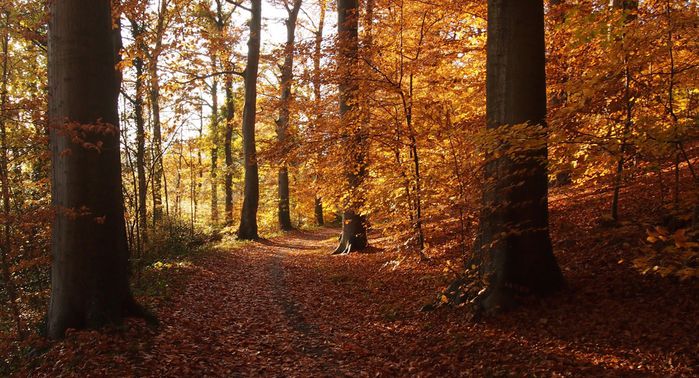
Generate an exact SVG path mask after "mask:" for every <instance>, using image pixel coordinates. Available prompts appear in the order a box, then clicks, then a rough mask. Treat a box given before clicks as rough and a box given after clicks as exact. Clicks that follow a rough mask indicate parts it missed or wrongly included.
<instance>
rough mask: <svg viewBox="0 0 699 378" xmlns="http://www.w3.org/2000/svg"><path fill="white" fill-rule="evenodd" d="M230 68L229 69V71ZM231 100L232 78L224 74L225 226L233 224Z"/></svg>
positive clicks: (232, 114)
mask: <svg viewBox="0 0 699 378" xmlns="http://www.w3.org/2000/svg"><path fill="white" fill-rule="evenodd" d="M230 70H231V68H230V67H229V71H230ZM233 101H234V99H233V77H232V75H231V74H230V73H229V74H226V134H225V140H224V143H225V144H224V148H223V150H224V155H225V159H226V172H225V180H224V186H225V193H226V198H225V210H226V217H225V220H226V226H230V225H232V224H233V151H232V147H233V146H232V145H231V144H232V143H233V117H234V115H235V108H234V105H235V104H234V102H233Z"/></svg>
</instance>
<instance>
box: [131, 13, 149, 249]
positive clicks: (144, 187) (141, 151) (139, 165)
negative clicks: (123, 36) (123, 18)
mask: <svg viewBox="0 0 699 378" xmlns="http://www.w3.org/2000/svg"><path fill="white" fill-rule="evenodd" d="M130 22H131V34H132V35H133V37H134V39H135V40H136V43H137V44H138V50H139V52H141V53H143V52H144V51H145V46H143V41H141V37H142V30H143V29H142V28H143V26H141V25H139V24H138V22H136V21H135V20H130ZM133 65H134V68H135V69H136V94H135V96H134V103H133V106H134V117H135V123H136V171H137V173H138V190H137V191H138V223H139V227H140V228H141V235H142V239H143V241H147V239H148V210H147V205H146V202H147V197H148V184H147V180H146V122H145V117H144V115H143V93H144V83H143V74H144V64H143V59H142V58H141V56H140V55H138V56H136V58H135V59H134V62H133Z"/></svg>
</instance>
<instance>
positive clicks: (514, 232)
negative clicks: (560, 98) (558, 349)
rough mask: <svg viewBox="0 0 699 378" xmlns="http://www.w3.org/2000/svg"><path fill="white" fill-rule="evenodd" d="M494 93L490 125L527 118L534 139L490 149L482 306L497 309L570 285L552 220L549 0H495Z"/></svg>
mask: <svg viewBox="0 0 699 378" xmlns="http://www.w3.org/2000/svg"><path fill="white" fill-rule="evenodd" d="M486 92H487V94H486V96H487V106H486V108H487V109H486V113H487V129H488V130H489V131H491V132H492V133H494V134H498V133H500V134H502V133H504V132H507V131H512V130H514V129H513V128H515V127H516V126H517V125H526V128H525V129H526V130H527V134H528V135H527V137H528V138H529V139H530V140H533V141H534V143H529V144H527V145H515V142H514V141H512V140H509V141H508V140H504V143H505V146H507V147H500V148H499V149H497V150H495V151H490V152H489V154H488V155H489V156H488V161H487V163H486V168H485V179H486V187H485V188H484V193H483V209H482V212H481V215H480V226H479V240H478V242H477V245H476V248H477V249H478V250H479V252H480V255H481V256H482V258H483V259H484V260H485V261H483V269H485V271H486V272H487V273H488V274H490V282H489V287H488V289H487V291H486V292H485V293H484V296H483V297H482V298H481V301H480V305H481V307H482V309H483V310H485V311H486V312H491V311H497V310H498V309H506V308H509V307H512V306H513V305H514V304H515V300H516V297H517V296H518V295H524V294H533V295H545V294H549V293H552V292H554V291H556V290H558V289H560V288H561V287H562V285H563V276H562V274H561V271H560V269H559V267H558V264H557V262H556V259H555V257H554V255H553V248H552V245H551V239H550V237H549V226H548V194H547V190H548V188H547V186H548V185H547V180H548V173H547V172H548V170H547V144H546V74H545V46H544V7H543V0H520V1H508V0H489V1H488V43H487V89H486ZM484 254H487V256H484Z"/></svg>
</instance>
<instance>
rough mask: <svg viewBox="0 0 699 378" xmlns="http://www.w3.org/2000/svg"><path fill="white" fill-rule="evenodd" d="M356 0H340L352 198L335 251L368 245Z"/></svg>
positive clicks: (347, 170)
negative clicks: (357, 69) (358, 84)
mask: <svg viewBox="0 0 699 378" xmlns="http://www.w3.org/2000/svg"><path fill="white" fill-rule="evenodd" d="M357 13H358V6H357V0H338V1H337V15H338V18H337V19H338V21H337V33H338V50H339V51H338V58H337V61H338V62H337V65H338V71H339V75H340V78H339V81H340V93H339V95H340V128H341V129H342V132H343V138H342V139H343V141H344V145H345V146H346V152H345V153H347V154H348V155H349V156H348V157H347V160H348V163H347V165H346V166H345V167H343V168H344V170H345V177H346V179H347V184H348V190H349V198H348V199H347V201H346V203H345V208H344V211H343V212H342V234H341V236H340V245H338V246H337V248H336V249H335V251H334V252H333V254H341V253H349V252H352V251H360V250H362V249H364V248H366V247H367V246H368V245H369V241H368V239H367V233H366V217H365V216H364V215H362V214H361V213H360V211H361V206H362V202H363V201H362V195H363V194H362V193H361V184H362V181H364V176H365V175H366V160H365V159H366V152H365V151H364V138H365V137H364V135H363V130H362V126H361V125H359V123H358V122H359V119H358V114H357V113H358V112H357V105H356V103H357V90H358V87H357V83H356V80H355V78H354V75H356V67H357V58H358V55H359V44H358V30H357V29H358V24H359V17H358V14H357Z"/></svg>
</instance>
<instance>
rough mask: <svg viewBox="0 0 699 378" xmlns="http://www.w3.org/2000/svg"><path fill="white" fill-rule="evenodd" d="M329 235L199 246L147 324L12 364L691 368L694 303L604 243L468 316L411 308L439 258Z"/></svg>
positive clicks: (162, 372)
mask: <svg viewBox="0 0 699 378" xmlns="http://www.w3.org/2000/svg"><path fill="white" fill-rule="evenodd" d="M336 236H337V230H331V229H323V230H319V231H316V232H313V233H305V232H294V233H290V234H287V235H285V236H283V237H280V238H277V239H273V240H264V241H261V242H255V243H249V244H246V245H244V246H242V247H240V248H235V249H233V250H221V251H218V252H212V253H210V254H206V255H205V256H203V257H202V258H200V259H197V260H196V261H197V262H196V263H195V264H194V265H193V266H190V267H188V268H186V269H185V272H184V273H183V277H184V278H183V281H184V282H185V283H184V284H183V285H181V286H179V287H176V288H171V289H170V295H169V296H170V299H169V300H166V301H164V302H162V303H160V304H159V305H158V306H157V312H158V316H159V318H160V320H161V326H160V327H159V328H158V329H149V328H147V327H146V326H145V325H144V324H143V323H142V322H139V321H133V322H130V323H128V324H127V325H126V326H125V327H124V329H121V330H119V331H118V332H115V331H101V332H97V331H87V332H79V333H73V334H70V335H68V337H67V340H66V341H65V342H63V343H58V344H54V345H53V347H52V348H51V349H50V350H49V352H48V353H45V354H43V355H41V356H40V357H38V358H36V359H35V360H34V366H27V367H26V370H25V371H24V372H22V373H21V374H20V375H22V376H24V375H28V374H31V375H34V376H57V375H68V376H153V377H156V376H157V377H161V376H168V377H175V376H176V377H188V376H280V377H281V376H296V377H317V376H328V377H329V376H332V377H336V376H352V377H356V376H367V377H368V376H503V375H504V376H506V375H508V374H514V375H516V376H523V375H535V376H551V375H554V376H571V375H572V376H595V377H599V376H670V375H677V376H691V375H693V374H695V373H697V372H698V371H699V370H698V365H697V364H698V363H699V360H698V359H697V357H696V356H697V354H696V353H695V352H696V351H697V344H696V338H695V337H693V336H687V335H695V332H696V326H697V321H696V318H695V317H692V316H693V315H690V314H696V313H697V310H699V305H698V304H697V301H696V300H695V299H693V296H691V295H689V296H687V295H684V294H682V293H685V292H686V290H687V288H680V287H675V286H671V285H669V284H667V283H665V284H663V282H658V281H652V282H651V281H642V280H641V279H639V278H636V279H634V278H633V277H637V276H638V275H637V274H636V273H634V272H633V271H631V270H628V269H622V268H619V265H618V264H616V259H617V258H618V257H615V256H612V257H613V258H614V263H613V264H607V265H605V264H604V263H601V262H600V261H597V262H596V265H592V264H590V265H585V266H587V267H593V266H601V268H599V269H597V270H591V269H592V268H588V269H590V271H588V272H584V274H585V276H582V277H576V276H575V274H576V273H575V271H573V269H574V268H576V267H578V266H580V265H582V263H581V262H580V261H577V260H576V259H577V257H576V258H573V257H574V256H577V255H570V256H569V255H566V254H565V252H564V253H563V254H562V255H561V263H562V266H563V267H564V270H565V271H566V272H568V273H567V274H568V276H569V277H571V278H572V282H573V287H572V289H571V291H570V292H567V293H564V295H562V296H560V297H556V298H551V299H549V300H547V301H544V302H541V303H539V304H531V305H530V306H529V307H527V308H525V309H523V310H521V311H518V312H516V313H513V314H509V315H506V316H503V317H500V318H497V319H492V320H488V321H485V322H483V323H473V322H471V321H469V320H468V316H467V314H466V312H465V311H460V310H458V309H456V310H448V309H442V310H438V311H435V312H431V313H421V312H419V311H417V309H418V308H419V307H420V305H421V304H424V303H426V301H428V300H430V299H431V298H433V297H434V294H435V289H437V288H439V287H440V286H442V285H444V284H446V283H447V282H448V281H447V280H448V277H446V276H445V274H444V273H443V272H442V270H441V268H442V266H441V265H438V264H436V265H434V266H430V265H424V264H421V265H415V264H413V265H410V264H411V263H410V262H409V260H405V261H402V260H392V259H393V258H394V256H393V255H392V254H389V253H374V254H352V255H349V256H330V255H329V252H330V251H331V250H332V247H333V246H334V244H335V243H336V241H337V237H336ZM581 256H582V255H581ZM570 264H572V265H570ZM167 274H171V273H167ZM587 276H590V277H594V280H587V279H586V278H585V277H587ZM645 279H646V278H644V280H645ZM663 285H664V286H663ZM604 288H612V289H613V290H610V289H606V290H607V291H604V290H605V289H604ZM653 288H656V289H655V290H653ZM668 290H674V291H672V292H668ZM637 292H638V293H640V292H643V293H647V294H644V297H643V300H644V302H638V301H632V299H633V298H634V296H635V295H636V293H637ZM667 294H672V295H674V296H675V297H674V298H666V296H667ZM680 295H684V296H683V297H681V298H680V297H678V296H680ZM626 308H630V309H633V311H625V309H626ZM658 311H660V313H658ZM682 313H684V314H686V316H687V317H691V318H681V317H680V314H682ZM670 314H673V315H674V317H673V318H667V317H665V316H667V315H670ZM651 318H652V319H656V318H657V319H662V320H663V321H662V322H660V321H659V322H653V321H651V320H652V319H651ZM649 319H650V320H649Z"/></svg>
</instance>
